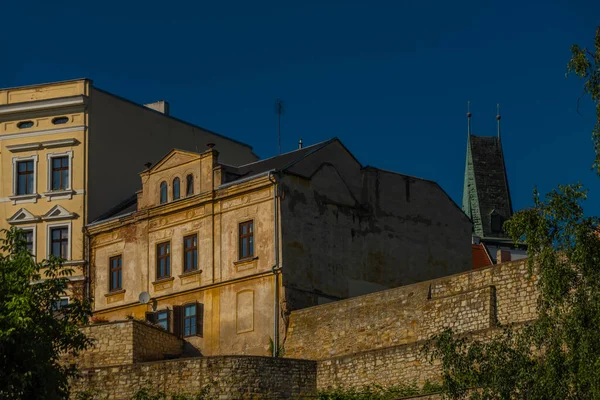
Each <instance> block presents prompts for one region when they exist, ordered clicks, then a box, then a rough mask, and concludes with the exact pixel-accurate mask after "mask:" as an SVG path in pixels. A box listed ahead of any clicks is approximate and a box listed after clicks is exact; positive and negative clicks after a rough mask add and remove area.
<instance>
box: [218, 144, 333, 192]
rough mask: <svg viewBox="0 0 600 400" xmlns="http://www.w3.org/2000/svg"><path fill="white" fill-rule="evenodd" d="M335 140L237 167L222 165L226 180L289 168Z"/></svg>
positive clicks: (231, 180)
mask: <svg viewBox="0 0 600 400" xmlns="http://www.w3.org/2000/svg"><path fill="white" fill-rule="evenodd" d="M336 140H338V139H337V138H333V139H330V140H327V141H325V142H321V143H317V144H313V145H311V146H307V147H303V148H301V149H296V150H294V151H290V152H288V153H283V154H281V155H278V156H275V157H271V158H266V159H264V160H259V161H255V162H253V163H250V164H246V165H240V166H239V167H232V166H229V165H227V166H224V167H225V172H226V182H227V183H229V182H233V181H236V180H238V179H241V178H245V177H248V176H254V175H258V174H261V173H264V172H267V171H271V170H283V169H286V168H289V167H291V166H292V165H294V164H295V163H297V162H298V161H300V160H302V159H303V158H305V157H307V156H309V155H310V154H312V153H314V152H316V151H318V150H320V149H322V148H323V147H325V146H327V145H328V144H330V143H332V142H334V141H336Z"/></svg>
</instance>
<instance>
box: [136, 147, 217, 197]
mask: <svg viewBox="0 0 600 400" xmlns="http://www.w3.org/2000/svg"><path fill="white" fill-rule="evenodd" d="M217 157H218V152H217V151H216V150H213V149H212V148H211V149H210V150H208V151H206V152H204V153H201V154H200V153H194V152H190V151H183V150H177V149H174V150H171V151H170V152H169V153H168V154H167V155H166V156H164V157H163V158H162V159H161V160H160V161H159V162H158V163H156V164H155V165H154V166H152V167H150V168H148V169H146V170H145V171H144V172H142V173H141V174H140V177H141V178H142V192H141V193H140V194H139V197H138V198H139V209H143V208H149V207H154V206H158V205H161V204H168V203H173V202H176V201H179V200H182V199H185V198H188V197H190V196H194V195H197V194H200V193H205V192H208V191H211V190H212V189H213V187H212V181H213V167H214V166H215V165H216V164H217Z"/></svg>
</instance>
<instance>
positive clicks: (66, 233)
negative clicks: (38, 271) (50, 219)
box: [46, 223, 71, 260]
mask: <svg viewBox="0 0 600 400" xmlns="http://www.w3.org/2000/svg"><path fill="white" fill-rule="evenodd" d="M46 235H47V236H46V238H47V241H48V258H50V256H54V257H58V258H62V259H64V260H70V259H71V224H70V223H69V224H52V225H48V232H47V234H46Z"/></svg>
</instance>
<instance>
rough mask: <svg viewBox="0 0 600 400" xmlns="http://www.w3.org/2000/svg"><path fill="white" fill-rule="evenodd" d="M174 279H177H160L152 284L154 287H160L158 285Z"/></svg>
mask: <svg viewBox="0 0 600 400" xmlns="http://www.w3.org/2000/svg"><path fill="white" fill-rule="evenodd" d="M173 279H175V277H173V276H167V277H166V278H160V279H157V280H155V281H154V282H152V284H153V285H158V284H161V283H165V282H169V281H172V280H173Z"/></svg>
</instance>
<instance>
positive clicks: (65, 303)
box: [52, 297, 69, 311]
mask: <svg viewBox="0 0 600 400" xmlns="http://www.w3.org/2000/svg"><path fill="white" fill-rule="evenodd" d="M68 305H69V298H68V297H61V298H60V300H57V301H55V302H54V304H53V305H52V309H53V310H54V311H59V310H60V309H62V308H65V307H66V306H68Z"/></svg>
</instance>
